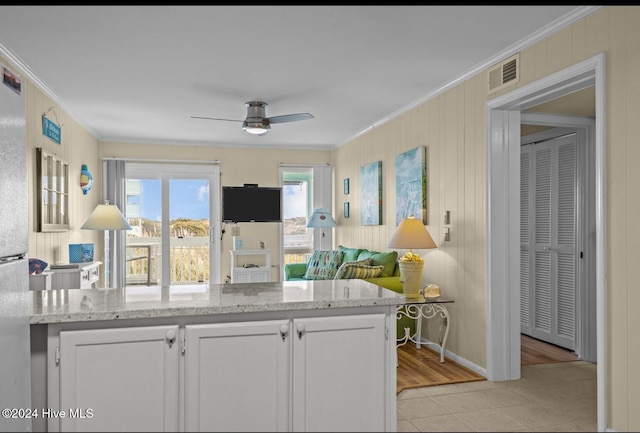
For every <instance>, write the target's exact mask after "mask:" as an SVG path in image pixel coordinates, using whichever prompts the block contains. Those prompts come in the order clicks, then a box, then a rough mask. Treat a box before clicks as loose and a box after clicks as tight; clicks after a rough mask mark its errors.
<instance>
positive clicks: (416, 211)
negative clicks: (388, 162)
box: [396, 146, 427, 225]
mask: <svg viewBox="0 0 640 433" xmlns="http://www.w3.org/2000/svg"><path fill="white" fill-rule="evenodd" d="M411 215H413V216H414V217H416V218H420V219H422V223H423V224H425V225H426V224H427V169H426V147H425V146H420V147H416V148H415V149H412V150H409V151H407V152H404V153H401V154H400V155H398V156H396V225H398V224H400V221H402V220H403V219H404V218H407V217H409V216H411Z"/></svg>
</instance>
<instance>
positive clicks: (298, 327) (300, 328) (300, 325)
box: [296, 323, 305, 338]
mask: <svg viewBox="0 0 640 433" xmlns="http://www.w3.org/2000/svg"><path fill="white" fill-rule="evenodd" d="M296 330H297V331H298V338H302V334H304V331H305V328H304V323H298V324H297V325H296Z"/></svg>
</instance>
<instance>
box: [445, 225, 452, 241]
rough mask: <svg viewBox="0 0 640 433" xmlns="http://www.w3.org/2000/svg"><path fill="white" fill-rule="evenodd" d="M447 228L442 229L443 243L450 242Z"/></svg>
mask: <svg viewBox="0 0 640 433" xmlns="http://www.w3.org/2000/svg"><path fill="white" fill-rule="evenodd" d="M449 237H450V236H449V227H445V228H444V240H445V241H450V240H451V239H450V238H449Z"/></svg>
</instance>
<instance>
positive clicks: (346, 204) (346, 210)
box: [344, 201, 349, 218]
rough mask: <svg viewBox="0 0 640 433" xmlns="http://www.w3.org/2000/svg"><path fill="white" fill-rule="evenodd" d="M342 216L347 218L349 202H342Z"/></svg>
mask: <svg viewBox="0 0 640 433" xmlns="http://www.w3.org/2000/svg"><path fill="white" fill-rule="evenodd" d="M344 217H345V218H349V202H348V201H345V202H344Z"/></svg>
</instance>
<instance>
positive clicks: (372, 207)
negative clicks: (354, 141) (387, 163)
mask: <svg viewBox="0 0 640 433" xmlns="http://www.w3.org/2000/svg"><path fill="white" fill-rule="evenodd" d="M360 223H361V224H362V225H365V226H367V225H380V224H382V161H376V162H372V163H371V164H367V165H364V166H362V167H360Z"/></svg>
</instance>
